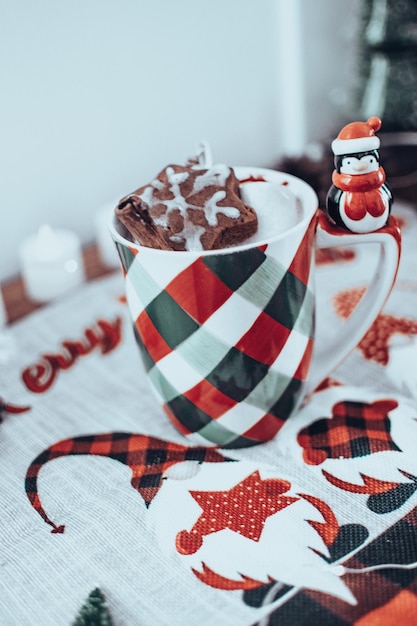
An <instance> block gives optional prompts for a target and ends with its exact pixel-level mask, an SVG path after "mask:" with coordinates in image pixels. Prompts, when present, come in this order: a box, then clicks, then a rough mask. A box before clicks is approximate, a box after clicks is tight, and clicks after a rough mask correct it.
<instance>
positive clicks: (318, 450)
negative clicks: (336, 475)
mask: <svg viewBox="0 0 417 626" xmlns="http://www.w3.org/2000/svg"><path fill="white" fill-rule="evenodd" d="M397 406H398V403H397V402H396V401H395V400H377V401H376V402H372V403H371V404H366V403H364V402H351V401H349V402H338V403H337V404H335V405H334V406H333V409H332V417H331V418H323V419H320V420H317V421H316V422H313V424H310V426H307V427H306V428H303V429H302V430H301V431H300V432H299V434H298V437H297V441H298V443H299V444H300V446H301V447H302V448H303V458H304V460H305V462H306V463H309V464H310V465H319V464H320V463H323V462H324V461H325V460H326V459H340V458H345V459H351V458H354V457H361V456H367V455H369V454H374V453H375V452H384V451H386V450H399V448H398V446H397V445H396V444H395V443H394V441H393V440H392V438H391V435H390V430H391V424H390V420H389V416H388V414H389V412H390V411H392V410H394V409H396V408H397Z"/></svg>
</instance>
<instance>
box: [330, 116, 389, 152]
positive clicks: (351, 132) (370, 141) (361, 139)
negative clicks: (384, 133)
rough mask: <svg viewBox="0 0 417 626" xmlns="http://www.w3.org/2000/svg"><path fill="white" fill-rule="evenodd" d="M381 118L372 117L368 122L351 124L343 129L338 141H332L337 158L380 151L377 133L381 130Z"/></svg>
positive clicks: (337, 138)
mask: <svg viewBox="0 0 417 626" xmlns="http://www.w3.org/2000/svg"><path fill="white" fill-rule="evenodd" d="M381 126H382V122H381V120H380V118H379V117H375V116H374V117H370V118H369V119H368V120H367V121H366V122H351V123H350V124H347V125H346V126H344V127H343V128H342V130H341V131H340V132H339V134H338V136H337V137H336V139H334V140H333V141H332V150H333V153H334V155H335V156H341V155H342V154H356V153H358V152H370V151H372V150H378V148H379V146H380V141H379V138H378V137H377V136H376V135H375V133H376V132H377V131H378V130H379V129H380V128H381Z"/></svg>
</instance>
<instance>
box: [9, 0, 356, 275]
mask: <svg viewBox="0 0 417 626" xmlns="http://www.w3.org/2000/svg"><path fill="white" fill-rule="evenodd" d="M285 1H286V0H256V2H255V1H254V0H210V1H208V0H206V1H198V0H152V1H149V0H59V1H57V0H13V2H7V0H0V59H1V61H0V63H1V66H0V71H1V74H0V85H1V87H0V89H1V92H0V94H1V96H0V280H3V279H5V278H8V277H10V276H12V275H14V274H15V273H17V272H18V270H19V261H18V256H17V247H18V244H19V242H20V241H21V240H22V239H23V238H24V237H26V236H27V235H28V234H31V233H33V232H36V231H37V229H38V227H39V226H40V225H41V224H42V223H49V224H50V225H51V226H52V227H59V228H69V229H71V230H74V231H75V232H77V233H78V234H79V235H80V236H81V238H82V240H83V242H89V241H92V240H93V238H94V234H95V233H94V216H95V214H96V212H97V210H98V208H99V207H100V206H101V205H103V204H105V203H108V202H109V201H113V200H117V199H118V198H120V197H121V196H123V195H125V194H126V193H128V192H129V191H131V190H132V189H134V188H136V187H137V186H139V185H140V184H143V183H145V182H147V181H148V180H150V179H151V178H152V177H153V176H154V175H155V174H156V173H157V171H159V170H160V169H161V168H162V167H163V166H165V165H166V164H167V163H169V162H180V163H181V162H183V161H184V160H185V159H187V158H188V157H189V156H191V155H192V154H193V151H194V148H195V146H196V144H197V143H198V142H199V141H200V140H201V139H207V140H209V142H210V144H211V146H212V150H213V153H214V157H215V159H216V160H218V161H224V162H228V163H230V164H235V165H242V164H255V165H260V166H268V165H271V164H273V163H274V162H275V161H276V159H277V158H278V157H279V156H280V155H281V154H282V150H283V148H282V136H283V132H284V131H283V127H285V125H286V123H287V122H286V120H283V118H282V91H281V85H282V82H280V81H281V79H282V77H285V72H283V67H288V64H290V63H291V62H292V60H291V58H286V60H285V64H286V65H285V66H283V65H282V63H283V62H284V59H283V58H282V55H283V54H284V55H285V47H286V46H285V45H284V46H279V45H277V43H278V42H279V41H281V43H282V37H283V35H282V32H283V30H282V22H280V20H279V19H278V15H280V14H279V13H278V12H277V7H278V6H279V5H280V2H284V3H285ZM289 1H290V0H288V2H289ZM358 1H359V0H351V2H346V0H291V3H296V4H297V3H298V2H299V4H300V7H301V14H300V15H301V17H300V21H301V27H302V38H301V41H302V46H303V50H302V59H303V62H305V74H304V79H303V86H304V93H305V111H306V116H305V120H304V121H305V123H306V133H305V139H306V141H310V140H320V139H322V138H323V137H327V136H328V134H329V133H330V132H333V131H334V129H335V128H336V130H338V124H339V123H340V121H343V122H344V121H345V118H346V115H348V113H347V112H348V110H349V102H350V101H349V98H350V83H351V79H352V74H351V72H350V70H349V67H350V66H351V64H352V59H353V56H352V45H353V43H352V42H353V33H354V29H355V24H356V19H357V6H358ZM284 8H285V4H284ZM281 15H282V14H281ZM284 33H285V29H284ZM280 38H281V39H280ZM284 43H285V42H284ZM282 50H284V53H283V52H282ZM284 130H285V128H284Z"/></svg>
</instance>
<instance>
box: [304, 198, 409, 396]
mask: <svg viewBox="0 0 417 626" xmlns="http://www.w3.org/2000/svg"><path fill="white" fill-rule="evenodd" d="M318 213H319V215H318V222H317V232H316V248H331V247H336V246H351V245H357V244H362V243H373V244H380V254H379V260H378V263H377V265H376V270H375V274H374V276H373V278H372V279H371V282H370V284H369V287H368V289H367V290H366V292H365V294H364V295H363V296H362V298H361V300H360V301H359V304H358V305H357V306H356V308H355V309H354V310H353V312H352V313H351V315H350V316H349V318H348V319H347V320H346V322H345V323H344V324H343V326H342V328H341V329H340V332H338V333H337V334H336V336H335V337H334V338H331V339H329V341H328V343H327V345H326V346H325V347H324V348H320V349H319V350H318V351H317V352H313V360H312V365H311V368H310V374H309V376H308V378H307V383H306V395H308V394H310V393H311V392H313V391H314V389H315V388H316V387H317V385H319V384H320V383H321V382H322V381H323V380H324V379H325V378H326V377H327V376H328V375H329V374H330V373H331V371H332V370H334V369H335V368H336V367H337V366H338V365H339V364H340V363H341V362H342V361H343V360H344V359H345V358H346V357H347V356H348V355H349V354H350V352H352V351H353V350H354V348H355V347H356V346H357V345H358V343H359V341H360V340H361V339H362V337H363V336H364V335H365V334H366V332H367V331H368V329H369V328H370V326H371V325H372V323H373V322H374V321H375V319H376V318H377V316H378V314H379V313H380V312H381V310H382V308H383V306H384V304H385V302H386V300H387V299H388V296H389V295H390V293H391V290H392V288H393V286H394V283H395V279H396V276H397V272H398V266H399V263H400V256H401V231H400V228H399V226H398V222H397V220H396V218H395V217H394V216H393V215H391V216H390V217H389V219H388V222H387V224H386V226H384V227H383V228H381V229H379V230H376V231H374V232H371V233H363V234H357V233H352V232H350V231H346V230H343V229H342V228H339V227H337V226H333V225H332V224H331V223H330V222H329V220H328V219H327V217H326V216H325V214H324V213H323V212H322V211H321V210H319V212H318Z"/></svg>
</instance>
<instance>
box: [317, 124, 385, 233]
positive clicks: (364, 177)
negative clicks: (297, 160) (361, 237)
mask: <svg viewBox="0 0 417 626" xmlns="http://www.w3.org/2000/svg"><path fill="white" fill-rule="evenodd" d="M380 128H381V120H380V119H379V117H370V118H369V119H368V120H367V121H366V122H352V123H351V124H347V125H346V126H344V127H343V128H342V130H341V131H340V133H339V135H338V136H337V137H336V139H335V140H334V141H333V142H332V150H333V153H334V156H335V159H334V162H335V167H336V169H335V170H334V172H333V175H332V183H333V184H332V186H331V187H330V189H329V192H328V194H327V200H326V212H327V216H328V218H329V219H330V221H331V222H333V223H335V224H337V225H338V226H341V227H342V228H345V229H347V230H350V231H352V232H354V233H370V232H373V231H375V230H378V229H379V228H382V227H383V226H385V224H386V222H387V220H388V217H389V214H390V211H391V204H392V195H391V191H390V190H389V188H388V186H387V185H386V184H385V172H384V170H383V168H382V167H381V166H380V165H379V153H378V148H379V146H380V141H379V138H378V137H377V136H376V135H375V132H376V131H378V130H379V129H380Z"/></svg>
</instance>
